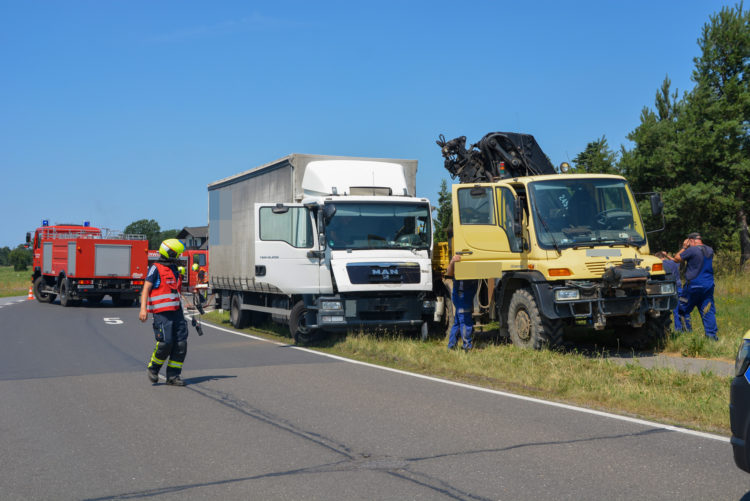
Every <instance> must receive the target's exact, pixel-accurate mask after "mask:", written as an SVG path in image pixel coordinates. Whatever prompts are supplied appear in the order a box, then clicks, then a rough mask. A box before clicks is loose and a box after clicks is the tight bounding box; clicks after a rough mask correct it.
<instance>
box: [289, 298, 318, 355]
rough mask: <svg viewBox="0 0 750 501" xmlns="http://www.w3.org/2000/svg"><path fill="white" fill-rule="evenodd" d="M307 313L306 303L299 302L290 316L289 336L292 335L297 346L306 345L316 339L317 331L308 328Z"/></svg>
mask: <svg viewBox="0 0 750 501" xmlns="http://www.w3.org/2000/svg"><path fill="white" fill-rule="evenodd" d="M306 313H307V308H306V307H305V303H304V301H297V304H295V305H294V306H293V307H292V311H291V313H290V314H289V334H291V336H292V338H293V339H294V342H295V344H299V345H306V344H309V343H311V342H312V341H313V339H315V335H316V330H315V329H311V328H309V327H308V326H307V320H306V319H305V314H306Z"/></svg>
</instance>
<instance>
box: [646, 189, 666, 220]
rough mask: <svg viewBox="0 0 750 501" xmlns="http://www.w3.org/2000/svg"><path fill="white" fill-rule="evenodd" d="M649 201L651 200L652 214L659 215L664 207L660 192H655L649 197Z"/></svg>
mask: <svg viewBox="0 0 750 501" xmlns="http://www.w3.org/2000/svg"><path fill="white" fill-rule="evenodd" d="M649 201H650V202H651V214H653V215H654V216H658V215H659V214H661V212H662V209H664V202H662V200H661V195H659V194H658V193H653V194H652V195H651V196H650V197H649Z"/></svg>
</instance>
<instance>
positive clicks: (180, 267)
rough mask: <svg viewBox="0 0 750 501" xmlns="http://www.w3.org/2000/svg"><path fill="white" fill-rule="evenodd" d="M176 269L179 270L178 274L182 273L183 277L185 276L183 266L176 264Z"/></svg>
mask: <svg viewBox="0 0 750 501" xmlns="http://www.w3.org/2000/svg"><path fill="white" fill-rule="evenodd" d="M177 271H179V272H180V275H182V276H183V277H184V276H185V267H184V266H178V267H177Z"/></svg>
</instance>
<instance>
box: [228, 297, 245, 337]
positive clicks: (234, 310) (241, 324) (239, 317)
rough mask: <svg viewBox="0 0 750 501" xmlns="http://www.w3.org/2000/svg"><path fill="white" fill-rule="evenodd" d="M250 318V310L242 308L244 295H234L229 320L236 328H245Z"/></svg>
mask: <svg viewBox="0 0 750 501" xmlns="http://www.w3.org/2000/svg"><path fill="white" fill-rule="evenodd" d="M249 320H250V312H249V311H247V310H243V309H242V297H240V295H239V294H233V295H232V302H231V306H230V310H229V321H230V322H231V323H232V326H233V327H234V328H235V329H244V328H245V326H247V323H248V321H249Z"/></svg>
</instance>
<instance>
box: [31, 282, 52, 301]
mask: <svg viewBox="0 0 750 501" xmlns="http://www.w3.org/2000/svg"><path fill="white" fill-rule="evenodd" d="M45 285H46V284H45V282H44V277H42V276H38V277H36V280H34V296H36V300H37V301H39V302H40V303H51V302H52V301H54V300H55V297H56V295H55V294H50V293H48V292H42V289H43V288H44V286H45Z"/></svg>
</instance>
